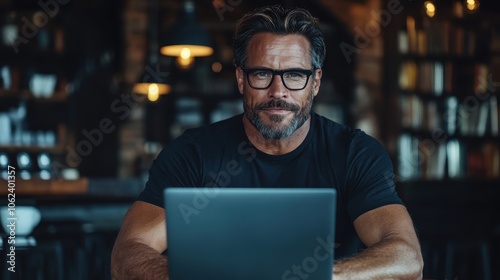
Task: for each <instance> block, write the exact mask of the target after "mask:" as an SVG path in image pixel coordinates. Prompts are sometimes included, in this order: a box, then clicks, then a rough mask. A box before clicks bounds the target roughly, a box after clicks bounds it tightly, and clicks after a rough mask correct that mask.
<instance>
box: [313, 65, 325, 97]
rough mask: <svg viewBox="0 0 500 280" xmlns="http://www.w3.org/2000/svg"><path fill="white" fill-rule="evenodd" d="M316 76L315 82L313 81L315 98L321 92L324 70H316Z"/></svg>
mask: <svg viewBox="0 0 500 280" xmlns="http://www.w3.org/2000/svg"><path fill="white" fill-rule="evenodd" d="M315 71H316V74H315V75H314V80H313V93H314V96H316V94H318V92H319V86H320V85H321V76H323V70H321V69H316V70H315Z"/></svg>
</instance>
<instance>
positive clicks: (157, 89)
mask: <svg viewBox="0 0 500 280" xmlns="http://www.w3.org/2000/svg"><path fill="white" fill-rule="evenodd" d="M167 76H168V73H162V72H160V71H159V69H155V68H153V67H152V66H151V65H148V66H146V68H145V69H144V72H143V73H142V75H141V78H140V79H139V81H138V82H137V83H135V84H134V87H133V89H132V91H133V92H135V93H138V94H147V96H148V99H149V101H156V100H158V98H159V97H160V95H163V94H167V93H169V92H170V90H171V86H170V85H169V84H167V81H166V78H167Z"/></svg>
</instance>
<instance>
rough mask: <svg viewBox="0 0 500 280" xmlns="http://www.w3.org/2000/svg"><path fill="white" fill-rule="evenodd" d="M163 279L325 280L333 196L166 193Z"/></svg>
mask: <svg viewBox="0 0 500 280" xmlns="http://www.w3.org/2000/svg"><path fill="white" fill-rule="evenodd" d="M164 197H165V210H166V220H167V245H168V249H167V256H168V259H169V271H170V279H172V280H179V279H183V280H191V279H193V280H199V279H220V280H223V279H234V280H236V279H241V280H246V279H248V280H250V279H251V280H255V279H273V280H274V279H290V280H292V279H293V280H295V279H318V280H326V279H331V277H332V276H331V275H332V268H333V254H334V251H333V249H334V240H335V239H334V232H335V228H334V227H335V209H336V191H335V190H334V189H311V188H301V189H297V188H293V189H292V188H167V189H165V192H164Z"/></svg>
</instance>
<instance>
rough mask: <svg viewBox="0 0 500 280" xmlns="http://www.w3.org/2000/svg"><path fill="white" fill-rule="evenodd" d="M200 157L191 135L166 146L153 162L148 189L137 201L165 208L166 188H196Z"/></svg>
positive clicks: (197, 146) (198, 149) (198, 148)
mask: <svg viewBox="0 0 500 280" xmlns="http://www.w3.org/2000/svg"><path fill="white" fill-rule="evenodd" d="M200 156H201V152H200V146H199V145H198V144H197V143H196V141H195V139H194V138H193V136H191V135H188V134H183V135H182V136H180V137H179V138H177V139H175V140H174V141H172V142H171V143H169V144H168V145H166V146H165V147H164V148H163V149H162V151H161V152H160V153H159V154H158V156H157V157H156V159H155V160H154V161H153V164H152V166H151V168H150V169H149V177H148V181H147V182H146V187H145V188H144V190H143V191H142V192H141V193H140V194H139V197H138V198H137V200H140V201H144V202H148V203H151V204H154V205H156V206H159V207H162V208H163V207H164V205H163V200H164V199H163V190H164V189H165V188H166V187H188V186H196V185H197V184H198V183H199V178H200V176H199V175H200V174H199V173H200V165H201V164H200V162H201V159H200Z"/></svg>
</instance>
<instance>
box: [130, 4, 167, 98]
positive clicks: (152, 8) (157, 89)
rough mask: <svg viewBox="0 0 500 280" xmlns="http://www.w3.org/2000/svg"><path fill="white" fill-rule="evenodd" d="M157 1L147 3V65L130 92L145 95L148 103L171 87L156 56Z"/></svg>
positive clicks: (157, 55)
mask: <svg viewBox="0 0 500 280" xmlns="http://www.w3.org/2000/svg"><path fill="white" fill-rule="evenodd" d="M156 1H157V0H150V1H149V12H148V15H149V19H148V20H149V26H148V44H149V45H148V52H147V65H146V68H145V69H144V71H143V73H142V75H141V77H140V78H139V80H138V82H137V83H135V84H134V86H133V88H132V91H133V92H134V93H137V94H146V95H147V96H148V99H149V101H156V100H158V98H159V97H160V95H162V94H167V93H169V92H170V90H171V87H170V85H168V84H167V81H166V80H167V76H168V73H162V72H161V71H160V68H161V67H160V66H161V65H160V61H159V59H158V58H159V56H160V55H159V54H158V45H159V44H158V40H157V37H158V36H157V35H158V34H157V26H158V7H157V2H156Z"/></svg>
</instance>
